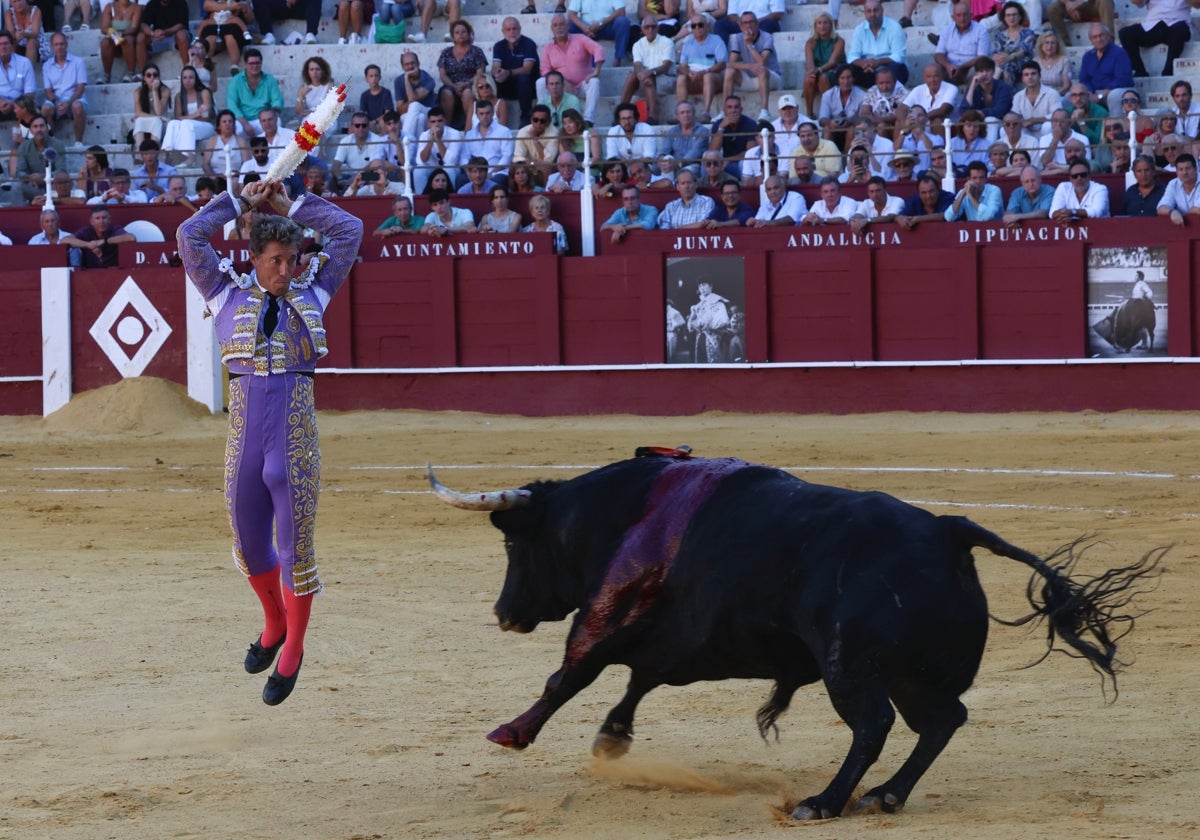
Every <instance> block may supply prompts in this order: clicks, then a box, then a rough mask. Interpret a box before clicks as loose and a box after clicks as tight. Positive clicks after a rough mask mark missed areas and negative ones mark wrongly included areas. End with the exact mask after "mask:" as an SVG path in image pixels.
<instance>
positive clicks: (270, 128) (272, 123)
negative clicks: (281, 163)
mask: <svg viewBox="0 0 1200 840" xmlns="http://www.w3.org/2000/svg"><path fill="white" fill-rule="evenodd" d="M258 124H259V125H260V126H262V138H263V139H264V140H266V141H267V148H268V149H270V150H271V151H270V158H269V160H270V161H271V163H274V162H275V158H277V157H279V156H280V155H281V154H282V153H283V150H284V148H285V147H286V146H287V141H288V140H289V139H290V138H289V137H285V136H284V135H282V134H280V133H279V112H278V111H276V110H275V109H274V108H272V107H270V106H269V105H268V106H267V107H266V108H263V109H262V110H261V111H259V112H258Z"/></svg>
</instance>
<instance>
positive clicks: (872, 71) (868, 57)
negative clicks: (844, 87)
mask: <svg viewBox="0 0 1200 840" xmlns="http://www.w3.org/2000/svg"><path fill="white" fill-rule="evenodd" d="M907 55H908V44H907V41H906V39H905V36H904V30H903V29H901V28H900V24H899V23H897V22H896V21H894V20H892V19H891V18H889V17H885V16H884V14H883V2H882V0H866V2H865V3H863V21H862V23H860V24H858V26H856V27H854V34H852V35H851V36H850V48H849V49H848V50H847V51H846V60H847V61H849V62H850V66H851V67H853V68H854V83H855V84H856V85H858V86H859V87H861V88H869V87H871V86H872V85H875V84H878V80H877V79H876V75H877V74H878V73H879V71H880V70H881V69H883V68H885V67H886V68H887V69H888V70H890V71H891V74H892V78H893V79H895V80H896V81H898V82H900V84H901V87H903V85H904V83H906V82H907V81H908V66H907V65H906V64H905V63H904V62H905V59H906V57H907ZM834 66H835V67H836V66H837V65H836V64H835V65H834ZM831 69H832V68H831ZM830 81H832V79H831V80H830ZM805 83H806V84H807V79H806V80H805Z"/></svg>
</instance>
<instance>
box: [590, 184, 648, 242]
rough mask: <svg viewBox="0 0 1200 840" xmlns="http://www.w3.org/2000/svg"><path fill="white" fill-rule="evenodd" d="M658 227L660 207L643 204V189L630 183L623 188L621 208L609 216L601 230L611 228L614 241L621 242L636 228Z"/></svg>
mask: <svg viewBox="0 0 1200 840" xmlns="http://www.w3.org/2000/svg"><path fill="white" fill-rule="evenodd" d="M656 227H658V208H656V207H652V206H651V205H649V204H642V191H641V190H639V189H638V188H637V187H635V186H634V185H633V184H630V185H628V186H626V187H623V188H622V189H621V209H619V210H617V212H615V213H613V214H612V215H611V216H609V217H608V221H607V222H605V223H604V224H602V225H601V226H600V230H611V231H612V241H613V242H614V243H617V242H620V241H621V240H622V239H623V238H624V237H625V234H627V233H629V231H631V230H633V229H634V228H639V229H641V230H654V229H655V228H656Z"/></svg>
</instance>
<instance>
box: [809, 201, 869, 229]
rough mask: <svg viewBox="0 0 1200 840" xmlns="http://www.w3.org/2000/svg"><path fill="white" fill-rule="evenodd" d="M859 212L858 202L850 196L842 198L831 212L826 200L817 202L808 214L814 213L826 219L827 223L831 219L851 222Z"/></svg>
mask: <svg viewBox="0 0 1200 840" xmlns="http://www.w3.org/2000/svg"><path fill="white" fill-rule="evenodd" d="M857 211H858V202H857V201H855V200H854V199H853V198H851V197H850V196H848V195H844V196H842V197H841V198H840V199H839V200H838V203H837V206H836V207H834V208H833V209H832V210H830V209H829V205H827V204H826V203H825V199H821V200H820V201H817V202H815V203H814V204H813V206H812V207H810V208H809V210H808V212H810V213H812V214H813V215H814V216H817V217H818V218H821V219H825V220H826V221H828V220H829V219H845V220H846V221H847V222H848V221H850V217H851V216H853V215H854V214H855V213H856V212H857Z"/></svg>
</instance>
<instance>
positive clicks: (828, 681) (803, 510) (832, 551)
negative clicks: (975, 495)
mask: <svg viewBox="0 0 1200 840" xmlns="http://www.w3.org/2000/svg"><path fill="white" fill-rule="evenodd" d="M679 454H680V455H681V456H683V453H679ZM429 478H430V482H431V484H432V485H433V488H434V490H435V492H437V493H438V495H439V496H440V497H441V498H443V499H444V500H445V501H448V502H449V503H451V504H454V505H456V506H458V507H464V508H468V509H473V510H492V511H493V513H492V515H491V518H492V523H493V524H494V525H495V526H496V527H497V528H499V529H500V530H501V531H503V532H504V542H505V546H506V549H507V552H508V572H507V576H506V578H505V581H504V589H503V591H502V592H501V594H500V598H499V600H498V601H497V602H496V615H497V616H498V618H499V620H500V626H501V628H503V629H505V630H517V631H519V632H528V631H531V630H533V629H534V628H535V627H536V626H537V625H538V623H539V622H541V621H558V620H560V619H563V618H565V617H566V616H567V615H568V614H570V613H571V612H572V611H575V610H577V611H578V612H576V615H575V618H574V621H573V623H572V625H571V631H570V634H569V636H568V638H567V649H566V655H565V657H564V660H563V664H562V667H561V668H560V669H559V670H558V671H557V672H555V673H554V674H553V675H552V676H551V677H550V678H549V680H548V681H547V683H546V689H545V692H544V693H543V694H542V696H541V698H540V699H539V700H538V701H537V702H536V703H534V704H533V706H532V707H531V708H530V709H529V710H528V711H526V712H525V713H524V714H522V715H521V716H519V717H517V718H516V719H515V720H513V721H512V722H511V723H507V724H504V725H503V726H501V727H499V728H498V729H496V730H495V731H494V732H492V733H491V734H490V735H489V736H488V738H489V739H490V740H492V741H494V742H495V743H497V744H500V745H502V746H506V747H513V748H516V749H522V748H524V747H526V746H528V745H529V744H531V743H533V741H534V739H535V738H536V737H537V735H538V732H539V731H540V730H541V728H542V726H543V725H544V724H545V723H546V722H547V721H548V720H549V719H550V717H551V715H553V714H554V712H555V711H556V710H557V709H558V708H559V707H561V706H562V705H564V704H565V703H566V702H567V701H568V700H570V699H571V698H572V697H574V696H575V694H577V693H578V692H579V691H581V690H582V689H584V688H585V687H587V686H588V685H589V684H590V683H591V682H592V681H593V680H595V679H596V677H597V676H599V675H600V673H601V671H603V670H604V668H605V667H607V666H608V665H610V664H622V665H626V666H628V667H629V668H630V671H631V674H630V678H629V685H628V688H627V690H626V693H625V696H624V697H623V698H622V699H621V701H620V702H619V703H618V704H617V705H616V706H615V707H614V708H613V709H612V711H610V712H609V714H608V717H607V718H606V719H605V721H604V725H603V726H601V728H600V732H599V734H598V735H597V737H596V741H595V744H594V746H593V752H595V753H596V754H597V755H602V756H607V757H617V756H620V755H622V754H624V752H625V751H626V750H627V749H628V747H629V743H630V741H631V740H632V738H631V736H632V733H633V716H634V710H635V709H636V707H637V704H638V702H639V701H640V700H641V698H642V697H644V696H645V695H646V694H647V693H648V692H650V691H651V690H652V689H654V688H655V687H657V686H659V685H663V684H668V685H685V684H688V683H692V682H695V681H698V680H721V679H729V678H734V677H742V678H763V679H770V680H774V681H775V688H774V691H773V692H772V694H771V697H770V698H769V699H768V700H767V702H766V703H765V704H764V705H763V707H762V708H761V709H759V711H758V727H759V730H760V732H761V733H762V735H763V737H766V735H767V734H768V732H769V731H770V730H771V729H772V728H774V727H775V722H776V720H777V719H778V717H779V716H780V715H781V714H782V713H783V712H784V711H785V710H786V709H787V707H788V704H789V702H790V701H791V698H792V695H793V693H794V692H795V691H796V689H797V688H799V687H800V686H803V685H807V684H809V683H814V682H816V681H817V680H823V681H824V682H825V685H826V688H827V689H828V691H829V698H830V700H831V702H832V703H833V706H834V708H835V709H836V710H837V713H838V714H839V715H840V716H841V718H842V719H843V720H844V721H845V722H846V723H847V724H848V725H849V727H850V729H851V730H852V731H853V740H852V742H851V745H850V751H849V753H848V755H847V756H846V758H845V761H844V762H843V763H842V766H841V769H840V770H839V771H838V773H837V775H836V776H835V777H834V779H833V781H832V782H830V784H829V786H828V787H827V788H826V789H825V790H824V791H822V792H821V793H819V794H817V795H816V796H811V797H809V798H807V799H804V800H803V801H802V802H801V804H800V805H799V807H797V808H796V811H795V812H794V813H793V816H794V817H797V818H800V819H820V818H826V817H832V816H837V815H839V814H841V813H842V810H843V808H844V807H845V805H846V803H847V801H848V800H849V798H850V795H851V793H852V792H853V791H854V788H855V786H856V785H858V783H859V782H860V781H861V780H862V778H863V776H864V774H865V773H866V772H867V769H868V768H869V767H870V766H871V765H872V764H873V763H874V762H875V760H876V759H877V758H878V756H879V754H880V751H881V750H882V748H883V745H884V741H885V740H886V739H887V735H888V732H889V730H890V729H891V726H892V724H893V722H894V720H895V716H896V715H895V713H896V711H899V712H900V714H901V716H902V717H903V718H904V721H905V723H906V724H908V726H909V727H910V728H911V729H913V730H914V731H915V732H916V733H917V735H918V740H917V744H916V747H915V748H914V750H913V752H912V754H911V755H910V756H909V758H908V760H907V761H905V762H904V764H903V766H902V767H901V768H900V770H899V771H898V772H897V773H896V774H895V775H894V776H893V777H892V778H891V779H889V780H888V781H886V782H884V783H883V784H881V785H879V786H878V787H875V788H873V789H871V790H869V791H868V792H867V793H866V795H865V796H864V797H863V798H862V799H861V800H859V803H858V805H859V807H860V808H867V809H871V810H880V809H882V810H886V811H892V810H895V809H897V808H899V807H901V806H902V805H903V804H904V802H905V801H906V799H907V798H908V796H909V793H910V792H911V791H912V789H913V787H914V786H915V785H916V783H917V781H918V780H919V779H920V778H921V776H922V775H923V774H924V773H925V771H926V770H928V769H929V767H930V765H931V764H932V763H933V761H934V759H935V758H936V757H937V756H938V754H939V753H941V751H942V749H943V748H944V747H945V746H946V744H947V743H948V742H949V741H950V738H951V737H952V736H953V735H954V732H955V730H957V729H958V727H960V726H961V725H962V724H963V723H964V722H965V721H966V719H967V710H966V707H965V706H963V704H962V703H961V702H960V701H959V699H958V698H959V696H960V695H961V694H962V693H963V692H964V691H966V690H967V688H968V687H969V686H970V685H971V682H972V680H973V679H974V677H975V674H976V671H977V670H978V668H979V662H980V659H981V657H982V655H983V648H984V642H985V640H986V638H987V628H988V607H987V599H986V598H985V596H984V593H983V589H982V587H981V586H980V584H979V578H978V576H977V575H976V572H975V566H974V558H973V557H972V555H971V549H972V548H974V547H981V548H986V549H988V550H989V551H991V552H992V553H994V554H997V555H1000V556H1002V557H1008V558H1010V559H1013V560H1016V561H1018V562H1020V563H1024V564H1025V565H1027V566H1029V567H1031V568H1032V569H1033V570H1034V576H1033V578H1031V583H1030V585H1029V589H1028V593H1027V595H1028V598H1029V601H1030V604H1031V606H1032V608H1033V612H1032V613H1031V614H1030V615H1029V616H1027V617H1026V618H1024V619H1021V621H1022V622H1024V621H1028V620H1041V619H1046V620H1047V621H1046V624H1047V628H1048V637H1049V638H1048V646H1049V648H1050V649H1053V648H1054V647H1055V645H1056V641H1057V642H1061V643H1064V644H1065V645H1066V647H1067V651H1066V652H1067V653H1069V654H1071V655H1072V656H1077V657H1082V658H1085V659H1087V660H1088V661H1089V662H1090V663H1091V664H1092V666H1093V668H1095V669H1096V670H1097V671H1098V672H1100V673H1101V675H1102V676H1103V677H1104V678H1105V679H1112V680H1113V682H1114V688H1115V675H1116V672H1117V670H1118V669H1119V667H1120V666H1121V664H1122V663H1121V662H1120V661H1119V660H1118V659H1117V657H1116V642H1117V641H1118V640H1119V639H1120V638H1121V637H1122V636H1124V635H1125V633H1127V632H1128V631H1129V630H1130V629H1132V624H1133V618H1134V616H1133V615H1132V614H1129V613H1127V612H1120V610H1122V609H1124V608H1127V607H1128V605H1129V601H1130V599H1131V597H1132V596H1133V595H1134V594H1136V591H1135V590H1136V589H1137V584H1138V582H1139V580H1141V579H1149V578H1152V577H1153V576H1154V575H1155V574H1156V571H1155V569H1156V565H1157V562H1158V560H1159V558H1160V557H1161V553H1162V552H1161V551H1155V552H1151V553H1150V554H1148V555H1146V556H1145V557H1144V558H1143V559H1142V560H1141V561H1139V562H1137V563H1134V564H1132V565H1130V566H1127V567H1124V568H1120V569H1113V570H1110V571H1108V572H1106V573H1104V574H1102V575H1100V576H1098V577H1096V578H1093V579H1090V580H1079V579H1072V578H1070V577H1068V576H1067V571H1069V568H1070V565H1071V563H1072V562H1073V561H1074V554H1072V552H1071V550H1070V548H1068V549H1064V552H1063V553H1064V554H1066V555H1067V560H1066V562H1065V563H1064V564H1063V565H1060V566H1058V567H1057V568H1056V567H1055V566H1053V565H1051V562H1050V561H1053V560H1054V559H1055V558H1053V557H1052V558H1050V561H1044V560H1042V559H1041V558H1039V557H1037V556H1036V555H1033V554H1030V553H1029V552H1027V551H1023V550H1022V549H1019V548H1017V547H1015V546H1012V545H1010V544H1008V543H1007V542H1005V541H1004V540H1002V539H1000V537H998V536H996V535H995V534H993V533H991V532H990V531H987V530H985V529H983V528H981V527H979V526H978V525H976V524H975V523H973V522H971V521H970V520H968V519H965V518H962V517H957V516H935V515H933V514H931V513H928V512H927V511H924V510H921V509H919V508H915V507H912V506H911V505H908V504H906V503H904V502H901V501H899V500H898V499H895V498H893V497H891V496H888V495H885V494H883V493H862V492H857V491H853V490H845V489H841V488H836V487H825V486H821V485H818V484H809V483H806V482H804V481H801V480H800V479H798V478H795V477H794V476H792V475H789V474H788V473H785V472H783V471H782V470H777V469H771V468H768V467H762V466H755V465H752V464H747V463H745V462H743V461H739V460H735V459H716V460H707V459H695V460H690V459H687V458H686V457H681V458H679V459H676V458H671V457H639V458H634V459H632V460H628V461H622V462H619V463H616V464H611V465H609V466H607V467H602V468H601V469H598V470H595V471H593V472H589V473H586V474H584V475H581V476H579V477H577V478H575V479H572V480H570V481H563V482H557V481H556V482H539V483H534V484H529V485H526V486H525V487H523V488H521V489H518V490H506V491H499V492H492V493H479V494H468V493H456V492H455V491H452V490H449V489H447V488H445V487H444V486H442V485H441V484H440V483H439V482H438V481H437V479H436V478H435V477H434V475H433V471H432V470H430V473H429ZM1038 578H1040V586H1038V585H1035V584H1036V583H1038V582H1039V581H1038Z"/></svg>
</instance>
